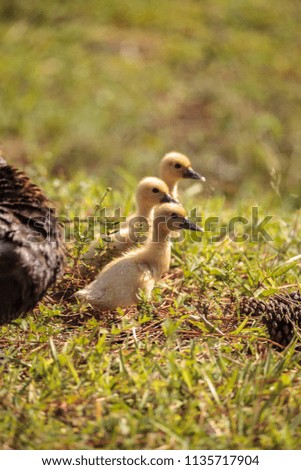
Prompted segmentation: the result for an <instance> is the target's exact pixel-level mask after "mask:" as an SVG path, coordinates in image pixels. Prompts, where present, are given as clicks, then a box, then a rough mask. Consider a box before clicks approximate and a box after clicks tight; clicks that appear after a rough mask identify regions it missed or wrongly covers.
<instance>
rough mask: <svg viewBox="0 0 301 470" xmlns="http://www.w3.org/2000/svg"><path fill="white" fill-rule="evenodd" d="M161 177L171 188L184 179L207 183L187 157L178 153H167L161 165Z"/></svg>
mask: <svg viewBox="0 0 301 470" xmlns="http://www.w3.org/2000/svg"><path fill="white" fill-rule="evenodd" d="M160 176H161V178H162V179H163V180H164V181H165V182H166V183H167V185H168V186H169V189H170V188H173V186H174V185H175V184H176V183H177V182H178V181H179V180H180V179H182V178H190V179H194V180H200V181H202V182H205V181H206V179H205V178H204V176H201V175H200V174H199V173H197V172H196V171H195V170H194V169H193V168H192V166H191V162H190V160H189V158H188V157H186V155H183V154H182V153H178V152H170V153H167V154H166V155H165V156H164V157H163V158H162V160H161V163H160Z"/></svg>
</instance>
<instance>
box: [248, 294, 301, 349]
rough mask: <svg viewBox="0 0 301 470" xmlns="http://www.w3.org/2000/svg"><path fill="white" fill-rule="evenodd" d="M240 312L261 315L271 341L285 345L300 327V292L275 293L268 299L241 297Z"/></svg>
mask: <svg viewBox="0 0 301 470" xmlns="http://www.w3.org/2000/svg"><path fill="white" fill-rule="evenodd" d="M239 308H240V312H241V313H242V314H244V315H263V322H264V324H265V326H266V327H267V330H268V333H269V336H270V338H271V340H272V341H275V342H276V343H279V344H281V345H282V346H287V345H288V344H289V343H290V341H291V340H292V338H293V336H294V332H295V329H296V328H301V292H299V291H295V292H291V293H287V294H275V295H273V296H272V297H270V299H269V300H268V301H263V300H259V299H255V298H254V297H250V298H248V297H243V298H242V299H241V301H240V306H239Z"/></svg>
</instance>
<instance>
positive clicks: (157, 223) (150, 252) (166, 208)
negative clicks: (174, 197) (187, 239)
mask: <svg viewBox="0 0 301 470" xmlns="http://www.w3.org/2000/svg"><path fill="white" fill-rule="evenodd" d="M180 229H187V230H194V231H203V230H202V229H201V228H200V227H198V226H197V225H196V224H195V223H193V222H192V221H191V220H189V219H188V218H187V217H186V214H185V210H184V209H183V207H182V206H181V205H179V204H172V203H171V204H162V205H161V206H157V207H156V209H155V211H154V218H153V224H152V230H151V234H150V235H149V238H148V240H147V242H146V244H145V245H144V246H142V247H141V248H138V249H136V250H133V251H130V252H128V253H126V254H125V255H124V256H122V257H120V258H118V259H116V260H114V261H112V262H111V263H109V264H108V265H107V266H106V267H105V268H104V269H103V271H102V272H101V273H100V274H99V275H98V276H97V278H96V279H95V281H93V282H92V283H91V284H89V285H88V286H87V287H85V288H84V289H82V290H80V291H78V292H77V293H76V296H77V297H78V299H80V300H81V301H84V302H88V303H90V304H91V305H92V306H94V307H95V308H97V309H100V310H112V309H115V308H117V307H129V306H130V305H134V304H136V303H137V301H138V296H139V292H140V290H143V291H144V293H145V295H146V297H147V298H148V299H150V297H151V292H152V289H153V287H154V285H155V283H156V282H157V281H159V280H160V279H161V277H162V275H163V274H164V273H165V272H167V271H168V270H169V266H170V252H171V242H170V240H169V234H170V233H171V232H172V231H174V230H180Z"/></svg>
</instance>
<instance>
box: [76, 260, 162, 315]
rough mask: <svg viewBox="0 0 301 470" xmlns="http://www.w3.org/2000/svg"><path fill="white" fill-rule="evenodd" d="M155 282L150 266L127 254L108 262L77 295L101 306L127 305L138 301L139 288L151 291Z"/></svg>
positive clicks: (98, 306)
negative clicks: (93, 279) (128, 256)
mask: <svg viewBox="0 0 301 470" xmlns="http://www.w3.org/2000/svg"><path fill="white" fill-rule="evenodd" d="M153 286H154V279H153V274H152V271H151V269H150V268H149V266H148V265H147V264H143V263H138V262H136V260H135V259H133V258H127V257H125V258H119V259H118V260H116V261H113V262H112V263H110V264H109V265H108V266H106V268H105V269H104V270H103V271H102V272H101V273H100V274H99V275H98V276H97V278H96V279H95V281H93V282H92V283H91V284H89V285H88V286H87V287H86V288H85V289H83V290H81V291H79V292H78V293H77V297H79V298H80V299H83V300H86V301H87V302H89V303H90V304H91V305H93V306H95V307H97V308H100V309H114V308H117V307H128V306H130V305H133V304H135V303H137V300H138V297H137V296H138V294H139V291H140V289H144V290H145V291H146V293H147V295H149V294H150V292H151V290H152V288H153Z"/></svg>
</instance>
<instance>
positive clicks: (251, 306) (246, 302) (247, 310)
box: [239, 297, 266, 315]
mask: <svg viewBox="0 0 301 470" xmlns="http://www.w3.org/2000/svg"><path fill="white" fill-rule="evenodd" d="M239 310H240V313H242V314H243V315H262V314H263V313H264V312H265V311H266V304H265V302H263V301H262V300H259V299H256V298H255V297H242V299H241V301H240V305H239Z"/></svg>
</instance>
